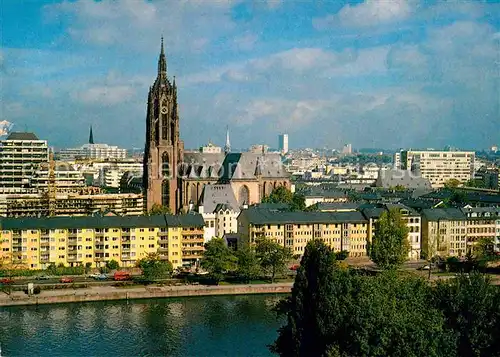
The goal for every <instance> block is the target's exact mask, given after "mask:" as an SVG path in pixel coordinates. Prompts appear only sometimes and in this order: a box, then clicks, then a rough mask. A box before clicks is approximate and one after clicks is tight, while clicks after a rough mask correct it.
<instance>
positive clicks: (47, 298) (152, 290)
mask: <svg viewBox="0 0 500 357" xmlns="http://www.w3.org/2000/svg"><path fill="white" fill-rule="evenodd" d="M292 285H293V283H276V284H251V285H220V286H207V285H184V286H162V287H155V286H145V287H133V288H121V287H112V286H104V287H92V288H86V289H64V290H42V291H41V292H40V294H38V295H33V296H28V295H26V294H25V293H24V292H21V291H16V292H13V293H12V294H11V295H6V294H4V295H0V307H1V306H17V305H42V304H61V303H72V302H87V301H108V300H133V299H153V298H156V299H157V298H168V297H186V296H213V295H246V294H287V293H290V292H291V288H292Z"/></svg>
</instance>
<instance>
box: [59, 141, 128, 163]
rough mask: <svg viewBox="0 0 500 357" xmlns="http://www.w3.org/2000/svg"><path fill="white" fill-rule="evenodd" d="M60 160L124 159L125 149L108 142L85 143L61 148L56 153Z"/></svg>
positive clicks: (125, 155)
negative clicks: (77, 146)
mask: <svg viewBox="0 0 500 357" xmlns="http://www.w3.org/2000/svg"><path fill="white" fill-rule="evenodd" d="M57 156H58V158H59V159H61V160H74V159H98V160H104V159H125V158H126V157H127V149H122V148H119V147H118V146H113V145H108V144H91V143H89V144H85V145H82V146H81V147H79V148H72V149H62V150H60V151H59V152H58V154H57Z"/></svg>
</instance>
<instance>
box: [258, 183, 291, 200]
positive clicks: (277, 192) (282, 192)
mask: <svg viewBox="0 0 500 357" xmlns="http://www.w3.org/2000/svg"><path fill="white" fill-rule="evenodd" d="M292 200H293V193H292V191H290V190H289V189H287V188H286V187H285V186H278V187H276V188H275V189H274V190H273V191H272V192H271V194H270V195H269V196H265V197H264V198H263V199H262V202H264V203H288V204H289V203H291V202H292Z"/></svg>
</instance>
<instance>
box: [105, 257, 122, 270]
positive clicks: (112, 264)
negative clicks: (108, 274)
mask: <svg viewBox="0 0 500 357" xmlns="http://www.w3.org/2000/svg"><path fill="white" fill-rule="evenodd" d="M119 267H120V265H119V264H118V262H117V261H116V260H114V259H113V260H110V261H109V262H107V263H106V268H108V269H109V270H116V269H118V268H119Z"/></svg>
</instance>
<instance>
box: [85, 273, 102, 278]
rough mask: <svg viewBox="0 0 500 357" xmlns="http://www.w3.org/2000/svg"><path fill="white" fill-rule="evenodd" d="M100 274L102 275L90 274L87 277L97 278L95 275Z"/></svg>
mask: <svg viewBox="0 0 500 357" xmlns="http://www.w3.org/2000/svg"><path fill="white" fill-rule="evenodd" d="M100 275H102V274H90V275H89V276H88V277H89V278H92V279H97V277H98V276H100Z"/></svg>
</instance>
